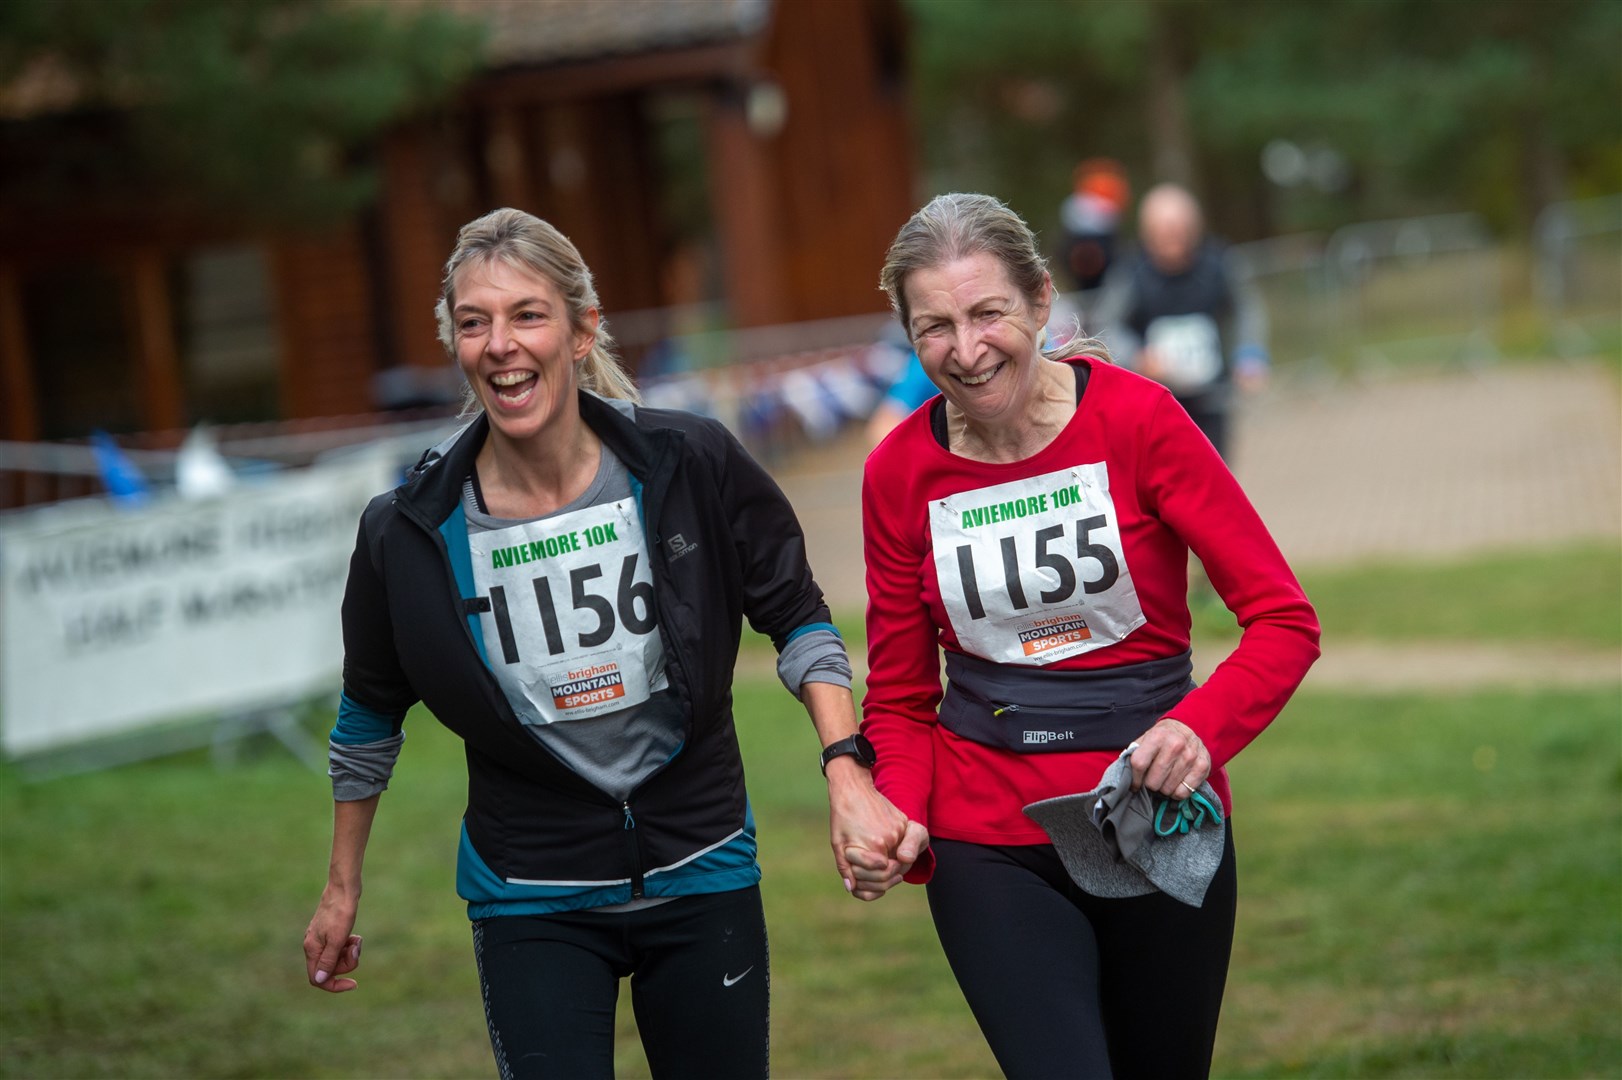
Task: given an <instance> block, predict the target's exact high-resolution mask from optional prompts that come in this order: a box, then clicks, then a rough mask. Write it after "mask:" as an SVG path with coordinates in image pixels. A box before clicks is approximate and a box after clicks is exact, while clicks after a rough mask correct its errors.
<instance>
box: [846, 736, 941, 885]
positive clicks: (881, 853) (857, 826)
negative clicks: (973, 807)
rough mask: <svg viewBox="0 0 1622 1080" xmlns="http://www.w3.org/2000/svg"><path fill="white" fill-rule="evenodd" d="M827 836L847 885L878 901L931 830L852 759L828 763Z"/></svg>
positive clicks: (909, 863) (907, 866) (914, 857)
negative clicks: (880, 788)
mask: <svg viewBox="0 0 1622 1080" xmlns="http://www.w3.org/2000/svg"><path fill="white" fill-rule="evenodd" d="M828 807H829V841H830V844H831V846H832V847H833V853H834V865H835V866H836V867H837V868H838V870H839V876H840V878H841V879H842V880H843V881H844V883H845V889H846V891H847V892H849V893H850V894H851V895H852V896H854V897H856V898H857V899H858V900H877V899H878V898H879V897H881V896H883V895H884V894H885V893H886V892H888V891H890V890H891V889H893V888H894V887H895V886H897V885H899V884H900V883H901V875H902V874H905V873H906V872H907V871H908V870H911V869H912V864H913V863H914V862H916V861H917V860H918V856H919V855H921V854H923V852H924V849H925V848H927V847H929V833H928V832H927V831H926V830H925V829H924V827H923V826H922V825H920V824H918V823H917V822H916V821H909V820H908V819H907V816H906V815H905V814H903V813H902V812H901V811H900V810H897V809H896V808H895V806H894V804H892V803H891V802H890V800H889V799H886V798H885V797H884V796H883V795H881V794H880V793H879V791H878V789H877V788H875V787H874V786H873V777H872V774H871V773H869V772H868V771H867V769H866V768H865V767H864V766H862V765H860V764H858V763H857V762H856V761H854V760H852V759H850V758H848V757H846V758H835V759H834V760H833V761H831V762H829V763H828Z"/></svg>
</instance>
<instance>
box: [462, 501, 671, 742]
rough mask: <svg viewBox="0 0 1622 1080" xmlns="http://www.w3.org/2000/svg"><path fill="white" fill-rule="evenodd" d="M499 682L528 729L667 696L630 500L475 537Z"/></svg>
mask: <svg viewBox="0 0 1622 1080" xmlns="http://www.w3.org/2000/svg"><path fill="white" fill-rule="evenodd" d="M468 547H469V548H470V549H471V554H472V557H473V580H474V583H475V585H476V586H477V587H478V590H479V594H480V595H482V596H486V597H488V598H489V600H490V610H488V611H486V612H484V613H483V614H482V615H480V616H479V620H480V629H481V630H482V631H483V632H484V641H485V651H486V653H487V654H488V655H489V657H490V666H491V668H492V669H493V670H494V671H495V674H496V680H497V681H498V682H499V683H500V684H501V687H502V689H503V690H504V691H506V693H507V697H508V699H509V700H511V701H512V702H513V705H514V709H515V710H516V711H517V712H518V714H519V716H520V717H521V718H522V719H523V720H524V722H525V723H528V724H550V723H555V722H557V721H559V720H581V719H585V718H587V717H591V716H597V715H600V714H602V713H607V712H614V711H616V710H619V709H624V708H628V707H630V706H632V705H638V704H641V703H642V702H644V701H646V700H648V697H649V695H650V694H652V693H654V692H656V691H659V690H663V689H664V688H665V687H666V686H667V685H668V681H667V679H666V677H665V654H664V645H663V642H662V641H661V640H660V638H659V634H658V623H657V620H656V619H655V615H654V609H653V572H652V569H651V568H650V567H649V565H648V552H647V545H646V542H645V541H644V539H643V535H642V524H641V521H640V517H639V515H638V513H637V508H636V502H635V500H633V499H629V498H626V499H621V500H619V501H618V502H614V503H605V504H603V505H600V506H588V507H586V508H585V509H582V510H575V511H572V512H570V513H567V514H559V515H558V516H556V517H550V518H546V519H543V520H541V521H536V522H530V523H527V524H524V525H514V526H512V527H511V528H506V529H496V530H492V531H490V532H483V533H476V534H473V535H470V536H469V537H468Z"/></svg>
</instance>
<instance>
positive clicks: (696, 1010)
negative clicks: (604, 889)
mask: <svg viewBox="0 0 1622 1080" xmlns="http://www.w3.org/2000/svg"><path fill="white" fill-rule="evenodd" d="M473 951H474V955H475V957H476V958H477V959H478V963H479V984H480V989H481V990H482V991H483V993H484V1014H485V1019H486V1021H487V1022H488V1024H489V1026H490V1046H491V1049H492V1050H493V1051H494V1053H495V1057H496V1068H497V1071H498V1073H499V1075H500V1076H502V1077H503V1078H506V1077H540V1076H544V1077H567V1078H570V1080H573V1078H575V1077H584V1078H591V1077H604V1078H607V1077H612V1076H613V1075H614V1006H615V1002H616V1000H617V999H618V997H619V982H620V980H621V979H622V978H627V977H628V978H629V979H630V980H631V1004H632V1007H633V1009H634V1010H635V1013H636V1024H637V1029H638V1031H639V1032H640V1033H641V1036H642V1048H643V1050H644V1051H646V1053H647V1056H648V1066H649V1068H650V1069H651V1071H652V1073H653V1075H654V1076H655V1077H660V1078H663V1077H738V1078H743V1077H763V1076H766V1075H767V1071H768V1026H769V1025H768V1021H769V1017H770V1007H769V1002H770V990H771V983H770V978H769V975H770V967H769V962H768V953H767V947H766V918H765V913H764V911H763V910H762V908H761V903H760V887H759V886H751V887H750V888H747V889H738V890H735V891H732V892H723V893H712V894H709V895H704V896H683V897H678V898H676V899H674V900H670V901H667V902H666V903H663V904H658V905H655V906H652V907H645V908H640V909H637V910H634V911H618V912H606V911H570V912H561V913H558V914H553V915H508V916H502V917H500V918H494V919H482V920H479V921H477V922H475V923H474V924H473Z"/></svg>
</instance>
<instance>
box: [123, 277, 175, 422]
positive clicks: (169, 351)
mask: <svg viewBox="0 0 1622 1080" xmlns="http://www.w3.org/2000/svg"><path fill="white" fill-rule="evenodd" d="M129 287H130V301H131V302H130V308H131V314H132V316H133V319H134V326H135V354H136V371H137V372H138V374H139V378H140V386H139V387H138V390H137V392H138V393H139V395H140V399H141V423H142V424H143V425H144V426H145V427H146V428H147V430H149V431H171V430H173V429H175V428H180V427H184V426H185V425H186V409H185V402H184V394H183V392H182V390H181V378H180V349H179V346H178V344H177V343H176V341H175V320H174V314H173V313H174V306H173V303H172V301H171V298H170V295H169V275H168V272H167V267H166V265H165V262H164V258H163V253H162V252H161V251H158V250H157V249H155V248H148V249H145V250H143V251H141V252H139V253H138V254H136V256H135V258H134V259H133V261H132V262H131V264H130V275H129Z"/></svg>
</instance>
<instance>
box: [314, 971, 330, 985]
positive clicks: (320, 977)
mask: <svg viewBox="0 0 1622 1080" xmlns="http://www.w3.org/2000/svg"><path fill="white" fill-rule="evenodd" d="M328 978H329V976H328V975H327V973H326V972H324V971H318V972H316V973H315V981H316V984H317V985H319V984H321V983H324V982H326V981H327V979H328Z"/></svg>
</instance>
